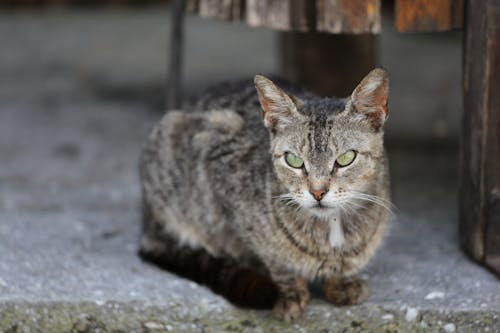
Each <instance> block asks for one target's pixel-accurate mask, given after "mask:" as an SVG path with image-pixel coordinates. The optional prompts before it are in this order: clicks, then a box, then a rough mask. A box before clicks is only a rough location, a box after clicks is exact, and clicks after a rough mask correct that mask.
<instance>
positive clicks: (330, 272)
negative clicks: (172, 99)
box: [140, 69, 389, 321]
mask: <svg viewBox="0 0 500 333" xmlns="http://www.w3.org/2000/svg"><path fill="white" fill-rule="evenodd" d="M255 87H256V89H257V94H255V90H254V88H253V87H251V86H249V85H244V86H239V87H236V86H231V85H228V86H223V87H222V89H219V91H215V92H212V93H211V94H208V95H206V96H205V97H202V98H201V99H200V100H199V101H198V103H197V104H196V105H195V106H193V107H191V108H190V110H185V111H182V112H181V111H170V112H168V113H167V114H166V115H165V116H164V118H163V119H162V120H161V121H160V123H159V124H157V125H156V126H155V127H154V129H153V131H152V133H151V135H150V137H149V140H148V142H147V144H146V147H145V149H144V152H143V156H142V161H141V168H140V169H141V180H142V189H143V213H144V214H143V215H144V216H143V233H142V237H141V243H140V247H141V248H140V255H141V256H142V258H144V259H145V260H148V261H150V262H153V263H155V264H157V265H159V266H161V267H164V268H167V269H169V270H172V271H174V272H176V273H178V274H181V275H184V276H187V277H189V278H191V279H193V280H195V281H197V282H199V283H203V284H206V285H207V286H209V287H210V288H212V289H213V290H214V291H215V292H218V293H220V294H222V295H224V296H226V297H227V298H228V299H229V300H230V301H232V302H234V303H236V304H238V305H242V306H251V307H270V306H272V307H273V309H274V313H275V315H276V317H278V318H280V319H284V320H286V321H290V320H294V319H297V318H299V317H300V316H301V314H302V312H303V310H304V307H305V306H306V304H307V303H308V301H309V291H308V289H307V281H311V280H321V281H324V291H325V296H326V298H327V299H328V300H329V301H331V302H333V303H334V304H337V305H346V304H358V303H360V302H362V301H363V300H365V299H366V298H367V296H368V288H367V285H366V283H365V282H364V281H362V280H360V279H359V278H357V277H356V275H355V274H356V273H357V272H358V271H359V270H360V269H361V268H362V267H363V266H364V265H365V264H366V263H367V262H368V260H369V259H370V258H371V257H372V256H373V254H374V252H375V250H376V248H377V247H378V246H379V244H380V243H381V240H382V236H383V234H384V229H385V226H386V224H387V222H388V219H389V209H388V205H389V204H388V203H389V184H388V166H387V160H386V156H385V153H384V147H383V129H382V125H383V123H384V121H385V119H386V118H387V115H388V108H387V99H388V76H387V73H386V72H385V71H384V70H383V69H375V70H373V71H371V72H370V73H369V74H368V75H367V76H366V77H365V78H364V79H363V80H362V81H361V83H360V84H359V85H358V86H357V87H356V89H355V90H354V92H353V93H352V95H351V96H350V97H348V98H345V99H337V98H318V97H315V96H312V95H310V94H305V93H300V92H297V93H296V94H295V95H292V94H289V93H286V92H284V91H283V90H281V89H280V88H278V87H277V86H276V85H275V84H274V83H273V82H271V81H270V80H269V79H266V78H265V77H263V76H260V75H257V76H256V77H255ZM220 90H222V93H220ZM259 102H260V103H259ZM259 104H260V107H259Z"/></svg>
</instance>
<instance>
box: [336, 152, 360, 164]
mask: <svg viewBox="0 0 500 333" xmlns="http://www.w3.org/2000/svg"><path fill="white" fill-rule="evenodd" d="M355 158H356V152H355V151H354V150H348V151H346V152H345V153H343V154H342V155H340V156H339V157H337V160H336V161H335V162H336V163H337V165H338V166H339V167H346V166H348V165H349V164H351V163H352V161H354V159H355Z"/></svg>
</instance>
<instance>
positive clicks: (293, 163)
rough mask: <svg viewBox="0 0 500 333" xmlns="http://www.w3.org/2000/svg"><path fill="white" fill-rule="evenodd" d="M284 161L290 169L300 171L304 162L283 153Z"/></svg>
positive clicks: (294, 156) (297, 157)
mask: <svg viewBox="0 0 500 333" xmlns="http://www.w3.org/2000/svg"><path fill="white" fill-rule="evenodd" d="M285 161H286V163H287V164H288V165H289V166H291V167H292V168H296V169H300V168H302V166H304V160H303V159H301V158H300V157H299V156H297V155H295V154H292V153H285Z"/></svg>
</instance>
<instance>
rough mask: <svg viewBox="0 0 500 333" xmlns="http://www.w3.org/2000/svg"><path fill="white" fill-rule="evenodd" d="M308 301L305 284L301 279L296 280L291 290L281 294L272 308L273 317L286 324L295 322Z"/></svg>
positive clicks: (307, 291)
mask: <svg viewBox="0 0 500 333" xmlns="http://www.w3.org/2000/svg"><path fill="white" fill-rule="evenodd" d="M309 300H310V296H309V290H308V288H307V283H306V282H305V281H304V280H303V279H297V280H296V282H295V286H294V288H293V289H289V290H286V291H284V292H281V295H280V296H279V298H278V301H277V302H276V304H275V305H274V308H273V313H274V316H275V317H276V318H277V319H280V320H284V321H286V322H292V321H295V320H297V319H299V318H300V317H301V316H302V313H303V312H304V308H305V307H306V305H307V304H308V303H309Z"/></svg>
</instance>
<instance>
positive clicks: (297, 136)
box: [256, 69, 388, 218]
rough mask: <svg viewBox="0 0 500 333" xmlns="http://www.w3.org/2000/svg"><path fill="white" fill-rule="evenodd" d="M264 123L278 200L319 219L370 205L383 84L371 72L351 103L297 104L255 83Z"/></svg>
mask: <svg viewBox="0 0 500 333" xmlns="http://www.w3.org/2000/svg"><path fill="white" fill-rule="evenodd" d="M256 86H257V90H258V92H259V98H260V101H261V105H262V109H263V119H264V124H265V125H266V127H267V128H268V129H269V131H270V134H271V155H272V159H273V164H274V167H275V171H276V174H277V176H278V178H279V180H280V181H281V182H282V184H283V185H284V187H286V189H287V190H288V192H287V193H283V195H282V196H281V197H280V198H279V199H281V200H283V201H285V202H287V203H288V204H290V205H296V206H298V207H300V208H301V209H302V210H304V211H306V212H309V213H311V214H313V215H316V216H319V217H325V218H327V217H329V216H331V215H332V214H335V213H337V212H338V211H339V210H341V211H343V212H345V213H347V214H349V213H350V212H353V211H355V210H356V209H357V208H359V206H361V205H363V203H365V202H368V201H370V200H376V199H374V198H370V193H371V192H372V191H373V186H374V185H375V184H376V177H377V170H378V167H379V165H378V164H379V163H381V159H383V154H384V152H383V132H382V125H383V122H384V120H385V119H386V117H387V93H388V79H387V74H386V72H385V71H383V70H381V69H376V70H374V71H372V72H370V74H368V76H367V77H366V78H365V79H364V80H363V81H362V82H361V83H360V85H359V86H358V87H357V88H356V89H355V90H354V92H353V94H352V96H351V97H350V98H347V99H344V100H339V99H313V100H305V101H301V100H299V99H298V98H296V97H293V96H290V95H288V94H286V93H285V92H283V91H282V90H280V89H279V88H278V87H276V86H275V85H274V84H273V83H272V82H271V81H269V80H267V79H265V78H263V77H260V76H259V77H257V78H256Z"/></svg>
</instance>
